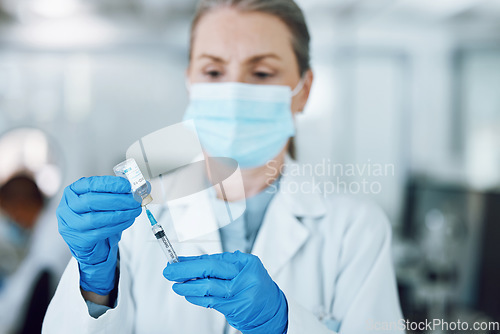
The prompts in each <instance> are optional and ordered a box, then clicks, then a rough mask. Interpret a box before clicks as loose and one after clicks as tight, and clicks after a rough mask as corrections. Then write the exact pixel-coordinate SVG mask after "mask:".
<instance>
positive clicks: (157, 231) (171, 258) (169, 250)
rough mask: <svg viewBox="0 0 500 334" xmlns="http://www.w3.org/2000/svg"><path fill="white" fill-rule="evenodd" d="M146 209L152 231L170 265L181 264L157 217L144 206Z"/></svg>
mask: <svg viewBox="0 0 500 334" xmlns="http://www.w3.org/2000/svg"><path fill="white" fill-rule="evenodd" d="M144 208H145V209H146V214H147V215H148V218H149V221H150V222H151V229H152V230H153V234H154V235H155V237H156V240H158V242H159V243H160V247H161V249H162V250H163V252H164V253H165V255H166V256H167V258H168V262H169V263H177V262H179V258H178V257H177V254H175V251H174V248H173V247H172V244H171V243H170V241H169V240H168V238H167V235H166V234H165V230H164V229H163V227H162V226H161V225H160V224H158V222H157V221H156V219H155V217H154V216H153V214H152V213H151V211H149V209H148V207H147V206H146V205H144Z"/></svg>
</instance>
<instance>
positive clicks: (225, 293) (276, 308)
mask: <svg viewBox="0 0 500 334" xmlns="http://www.w3.org/2000/svg"><path fill="white" fill-rule="evenodd" d="M179 260H180V262H179V263H173V264H168V265H167V267H166V268H165V270H164V271H163V276H165V278H166V279H168V280H170V281H175V282H178V283H176V284H174V285H173V287H172V289H173V290H174V291H175V293H177V294H179V295H181V296H184V297H186V300H187V301H188V302H190V303H192V304H195V305H198V306H203V307H207V308H213V309H215V310H217V311H219V312H220V313H222V314H224V316H225V317H226V320H227V321H228V323H229V324H230V325H231V326H233V327H234V328H236V329H238V330H239V331H241V332H243V333H286V331H287V327H288V306H287V301H286V298H285V295H284V294H283V292H282V291H281V290H280V288H279V287H278V285H276V283H275V282H274V281H273V280H272V279H271V277H270V276H269V274H268V273H267V271H266V269H265V268H264V266H263V265H262V262H261V261H260V259H259V258H258V257H257V256H254V255H251V254H245V253H241V252H239V251H236V252H234V253H222V254H214V255H202V256H193V257H181V258H180V259H179Z"/></svg>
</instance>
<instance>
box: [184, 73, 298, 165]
mask: <svg viewBox="0 0 500 334" xmlns="http://www.w3.org/2000/svg"><path fill="white" fill-rule="evenodd" d="M302 86H303V81H302V80H301V82H300V83H299V85H298V86H297V88H296V89H294V90H293V91H292V90H291V89H290V87H288V86H277V85H252V84H246V83H237V82H224V83H199V84H193V85H191V86H190V87H189V92H190V103H189V106H188V108H187V110H186V113H185V115H184V120H191V119H192V120H193V121H194V124H195V126H196V130H197V133H198V137H199V138H200V142H201V145H202V146H203V149H204V150H205V151H206V152H207V154H208V155H209V156H211V157H228V158H232V159H234V160H236V161H238V163H239V165H240V166H241V168H253V167H259V166H263V165H265V164H266V163H267V162H268V161H270V160H271V159H273V158H275V157H276V156H277V155H278V154H279V153H280V152H281V151H282V150H283V147H284V146H285V145H286V143H287V141H288V139H289V138H290V137H292V136H294V135H295V124H294V122H293V116H292V111H291V101H292V97H293V96H294V95H296V94H297V93H298V92H299V91H300V90H301V89H302Z"/></svg>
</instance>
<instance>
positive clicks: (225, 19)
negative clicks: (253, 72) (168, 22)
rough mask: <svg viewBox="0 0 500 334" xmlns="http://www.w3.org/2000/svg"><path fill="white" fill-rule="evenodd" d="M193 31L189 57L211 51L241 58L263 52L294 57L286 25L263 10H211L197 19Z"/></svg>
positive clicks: (289, 58)
mask: <svg viewBox="0 0 500 334" xmlns="http://www.w3.org/2000/svg"><path fill="white" fill-rule="evenodd" d="M194 33H195V38H194V40H193V45H192V55H193V58H196V56H197V55H200V54H211V55H216V56H220V57H221V58H224V59H240V60H244V59H247V58H250V57H252V56H253V55H257V54H266V53H275V54H277V55H278V56H279V57H280V58H282V59H283V60H284V61H287V60H288V61H291V60H293V59H294V57H295V55H294V53H293V48H292V36H291V33H290V31H289V29H288V27H287V26H286V24H285V23H284V22H283V21H281V20H280V19H279V18H278V17H276V16H273V15H270V14H266V13H259V12H241V11H238V10H236V9H233V8H218V9H214V10H212V11H210V12H208V13H207V14H205V15H204V16H203V17H202V18H201V20H200V21H199V22H198V25H197V27H196V29H195V31H194Z"/></svg>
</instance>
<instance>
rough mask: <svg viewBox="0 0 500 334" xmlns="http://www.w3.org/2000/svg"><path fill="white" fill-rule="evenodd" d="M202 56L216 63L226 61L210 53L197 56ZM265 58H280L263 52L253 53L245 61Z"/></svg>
mask: <svg viewBox="0 0 500 334" xmlns="http://www.w3.org/2000/svg"><path fill="white" fill-rule="evenodd" d="M202 58H209V59H211V60H213V61H215V62H217V63H227V62H228V61H227V60H225V59H223V58H221V57H218V56H214V55H210V54H207V53H203V54H201V55H200V56H198V59H202ZM265 58H274V59H278V60H281V59H282V58H281V57H280V56H278V55H277V54H275V53H265V54H261V55H255V56H253V57H250V58H249V59H248V60H246V62H247V63H251V64H255V63H258V62H259V61H261V60H263V59H265Z"/></svg>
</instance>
